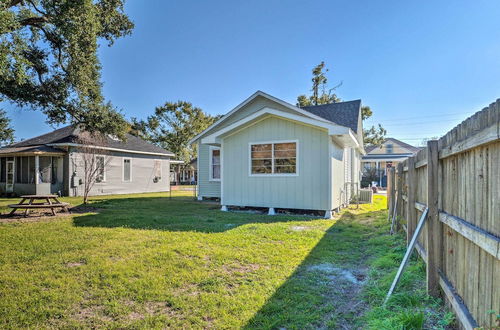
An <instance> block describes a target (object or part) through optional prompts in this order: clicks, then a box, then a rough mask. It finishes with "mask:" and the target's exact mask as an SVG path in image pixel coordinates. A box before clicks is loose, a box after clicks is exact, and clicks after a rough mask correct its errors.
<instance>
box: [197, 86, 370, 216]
mask: <svg viewBox="0 0 500 330" xmlns="http://www.w3.org/2000/svg"><path fill="white" fill-rule="evenodd" d="M362 125H363V124H362V119H361V100H356V101H349V102H340V103H332V104H324V105H318V106H310V107H304V108H298V107H296V106H294V105H291V104H289V103H287V102H284V101H282V100H280V99H278V98H275V97H273V96H271V95H268V94H266V93H264V92H261V91H258V92H256V93H255V94H253V95H252V96H250V97H249V98H248V99H246V100H245V101H243V102H242V103H241V104H240V105H238V106H237V107H236V108H234V109H233V110H231V111H230V112H229V113H227V114H226V115H225V116H224V117H222V118H221V119H220V120H218V121H217V122H215V123H214V124H213V125H212V126H210V127H209V128H207V129H206V130H205V131H203V132H202V133H201V134H199V135H198V136H196V137H195V138H194V139H193V140H191V143H193V144H197V145H198V196H199V197H198V198H199V199H200V200H201V199H203V198H214V197H215V198H220V201H221V205H222V210H227V209H228V207H231V206H240V207H244V206H247V207H266V208H269V213H270V214H274V212H275V209H276V208H280V209H305V210H322V211H325V217H326V218H330V217H331V216H332V211H334V210H337V209H339V208H340V207H341V206H343V205H345V204H347V203H348V202H349V199H350V197H351V196H350V195H351V192H352V191H353V188H355V187H357V186H358V185H359V182H360V176H361V166H360V159H361V156H362V155H363V154H364V149H363V126H362Z"/></svg>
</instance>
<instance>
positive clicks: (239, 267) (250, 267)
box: [222, 264, 262, 274]
mask: <svg viewBox="0 0 500 330" xmlns="http://www.w3.org/2000/svg"><path fill="white" fill-rule="evenodd" d="M261 267H262V266H261V265H259V264H230V265H223V266H222V269H224V271H225V272H227V273H230V274H234V273H240V274H246V273H252V272H255V271H258V270H259V269H260V268H261Z"/></svg>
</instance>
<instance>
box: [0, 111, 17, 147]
mask: <svg viewBox="0 0 500 330" xmlns="http://www.w3.org/2000/svg"><path fill="white" fill-rule="evenodd" d="M13 141H14V129H13V128H12V126H11V123H10V118H9V117H7V113H6V112H5V111H3V110H2V109H0V146H3V145H5V144H9V143H12V142H13Z"/></svg>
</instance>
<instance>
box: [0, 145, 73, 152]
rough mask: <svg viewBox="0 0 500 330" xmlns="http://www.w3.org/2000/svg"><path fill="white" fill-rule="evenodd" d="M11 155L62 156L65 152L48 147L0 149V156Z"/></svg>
mask: <svg viewBox="0 0 500 330" xmlns="http://www.w3.org/2000/svg"><path fill="white" fill-rule="evenodd" d="M11 153H12V154H13V153H25V154H36V153H54V154H64V153H65V151H64V150H61V149H57V148H52V147H49V146H43V145H42V146H26V147H4V148H0V154H11Z"/></svg>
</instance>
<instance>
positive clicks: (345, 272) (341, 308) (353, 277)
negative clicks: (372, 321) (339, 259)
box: [306, 263, 368, 329]
mask: <svg viewBox="0 0 500 330" xmlns="http://www.w3.org/2000/svg"><path fill="white" fill-rule="evenodd" d="M306 271H307V273H310V274H314V275H315V276H318V275H319V280H320V281H322V282H323V283H325V282H326V284H327V286H328V289H327V290H326V291H325V292H324V293H323V295H324V296H325V297H327V298H328V301H329V303H331V304H332V305H333V306H334V308H333V309H332V310H333V311H332V312H331V313H329V314H327V315H325V318H324V322H325V328H327V325H326V324H327V323H328V321H329V320H332V319H334V320H335V323H336V327H337V328H339V329H352V326H353V321H354V320H356V319H358V318H359V317H360V316H361V315H362V314H363V313H364V311H365V310H366V309H367V307H368V306H367V305H366V303H364V300H363V299H361V297H360V293H361V289H362V288H363V286H364V285H365V283H366V282H367V275H366V272H367V270H366V269H364V268H356V269H348V268H340V267H337V266H335V265H334V264H330V263H322V264H316V265H311V266H309V267H307V268H306ZM320 328H322V327H320Z"/></svg>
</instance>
